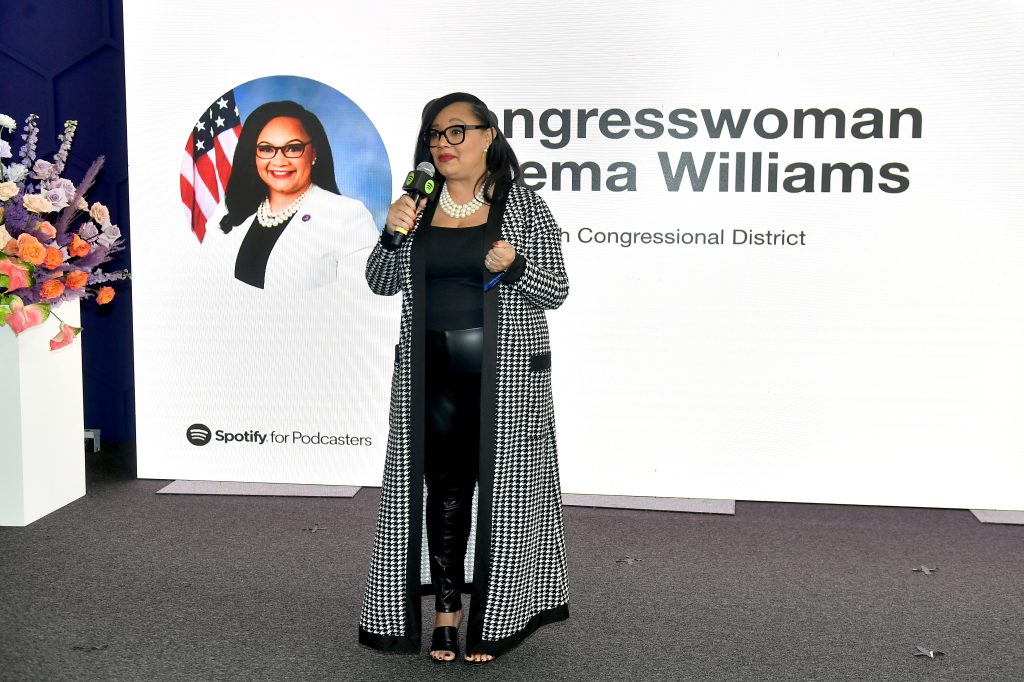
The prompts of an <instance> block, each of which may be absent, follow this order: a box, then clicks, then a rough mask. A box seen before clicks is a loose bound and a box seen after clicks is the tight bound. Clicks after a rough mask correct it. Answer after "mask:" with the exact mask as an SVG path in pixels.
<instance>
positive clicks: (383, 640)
mask: <svg viewBox="0 0 1024 682" xmlns="http://www.w3.org/2000/svg"><path fill="white" fill-rule="evenodd" d="M359 643H360V644H362V645H364V646H368V647H371V648H373V649H377V650H379V651H384V652H387V653H389V654H418V653H419V652H420V643H419V633H418V632H417V637H416V641H413V640H412V638H410V637H392V636H391V635H375V634H374V633H372V632H367V631H366V630H364V629H363V628H361V627H360V628H359Z"/></svg>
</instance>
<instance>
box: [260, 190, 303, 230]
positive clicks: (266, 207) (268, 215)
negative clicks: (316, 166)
mask: <svg viewBox="0 0 1024 682" xmlns="http://www.w3.org/2000/svg"><path fill="white" fill-rule="evenodd" d="M311 189H313V185H310V186H309V187H307V188H306V191H304V192H303V193H302V194H300V195H299V196H297V197H295V200H294V201H292V203H290V204H288V205H287V206H285V207H284V208H283V209H281V210H280V211H278V212H277V213H274V212H273V211H271V210H270V197H269V196H268V197H267V198H266V199H264V200H263V202H262V203H261V204H260V206H259V208H257V209H256V220H258V221H259V223H260V225H262V226H263V227H277V226H278V225H280V224H281V223H283V222H284V221H286V220H288V219H289V218H291V217H292V216H293V215H295V213H296V211H298V210H299V208H300V207H301V206H302V202H303V201H304V200H305V199H306V195H307V194H309V190H311Z"/></svg>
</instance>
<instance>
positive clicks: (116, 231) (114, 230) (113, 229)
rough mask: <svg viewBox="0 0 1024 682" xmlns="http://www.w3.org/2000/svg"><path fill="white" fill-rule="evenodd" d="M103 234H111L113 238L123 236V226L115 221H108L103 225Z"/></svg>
mask: <svg viewBox="0 0 1024 682" xmlns="http://www.w3.org/2000/svg"><path fill="white" fill-rule="evenodd" d="M103 234H106V235H109V236H110V237H112V238H113V239H120V238H121V228H119V227H118V226H117V225H114V224H113V223H107V224H106V225H104V226H103Z"/></svg>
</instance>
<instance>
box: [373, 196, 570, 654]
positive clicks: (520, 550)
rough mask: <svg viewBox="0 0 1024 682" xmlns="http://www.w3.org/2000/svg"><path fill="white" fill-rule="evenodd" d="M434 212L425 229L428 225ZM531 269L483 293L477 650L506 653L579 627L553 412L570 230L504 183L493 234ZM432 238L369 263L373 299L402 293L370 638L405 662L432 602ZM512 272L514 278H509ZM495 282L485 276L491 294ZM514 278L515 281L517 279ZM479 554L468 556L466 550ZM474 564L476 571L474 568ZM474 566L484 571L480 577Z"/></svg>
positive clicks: (472, 578)
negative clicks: (537, 635) (555, 630)
mask: <svg viewBox="0 0 1024 682" xmlns="http://www.w3.org/2000/svg"><path fill="white" fill-rule="evenodd" d="M433 210H434V206H433V205H430V206H428V207H427V208H426V209H425V210H424V212H423V213H422V214H421V216H420V217H419V219H418V221H417V226H418V225H419V224H420V223H422V224H424V225H429V224H430V221H431V218H432V216H433ZM485 231H486V239H487V243H490V242H493V241H495V240H497V239H504V240H505V241H507V242H509V243H510V244H512V245H513V246H514V247H515V249H516V253H517V254H520V255H522V256H523V257H524V259H525V267H523V268H522V270H521V271H520V272H521V275H520V276H519V277H518V278H514V277H507V278H506V280H503V281H502V283H501V284H500V285H498V286H495V287H493V288H492V289H491V290H490V291H488V292H487V293H485V294H484V295H483V296H484V334H485V340H484V361H483V373H482V375H481V415H480V469H479V471H480V473H479V480H478V487H477V506H476V510H475V523H474V528H475V534H474V535H473V537H471V538H470V547H471V548H472V547H474V546H475V550H474V551H473V554H472V558H470V556H467V561H466V563H467V571H466V580H467V583H471V585H467V591H469V592H470V594H471V595H472V599H471V603H470V610H469V618H468V621H467V637H466V645H467V646H466V651H467V653H489V654H492V655H495V656H496V655H498V654H501V653H502V652H504V651H507V650H508V649H510V648H512V647H514V646H515V645H517V644H518V643H520V642H521V641H522V640H523V639H525V638H526V637H527V636H528V635H530V634H531V633H532V632H533V631H534V630H536V629H537V628H539V627H541V626H542V625H546V624H548V623H553V622H556V621H559V620H562V619H564V618H567V617H568V616H569V608H568V580H567V571H566V562H565V540H564V535H563V531H562V496H561V486H560V484H559V476H558V459H557V450H556V447H555V421H554V411H553V409H552V401H551V347H550V344H549V340H548V328H547V321H546V319H545V315H544V311H545V310H546V309H553V308H557V307H558V306H560V305H561V304H562V302H563V301H564V300H565V297H566V295H567V294H568V293H569V281H568V278H567V277H566V274H565V266H564V263H563V261H562V251H561V232H560V230H559V229H558V226H557V224H556V223H555V220H554V218H553V217H552V215H551V212H550V210H549V209H548V207H547V205H546V204H545V203H544V201H543V200H542V199H541V198H540V197H539V196H537V194H535V193H534V192H532V191H531V190H529V189H526V188H525V187H522V186H519V185H510V184H505V185H499V186H498V187H496V188H495V191H494V195H493V197H492V199H491V209H490V214H489V217H488V221H487V225H486V227H485ZM429 234H430V230H414V231H413V232H412V233H411V234H410V235H409V237H408V238H407V239H406V240H405V242H404V243H403V244H402V246H400V247H399V248H398V249H397V250H391V251H389V250H388V249H387V248H385V247H384V246H383V245H382V244H378V245H377V246H376V247H375V248H374V250H373V252H372V253H371V254H370V257H369V260H368V261H367V264H366V281H367V282H368V283H369V285H370V288H371V289H372V290H373V291H374V293H377V294H380V295H382V296H391V295H394V294H396V293H398V292H399V291H401V292H402V293H403V300H402V322H401V338H400V342H399V344H398V346H397V348H396V352H395V369H394V374H393V377H392V381H391V414H390V431H389V435H388V445H387V455H386V458H385V463H384V478H383V483H382V491H381V502H380V511H379V513H378V517H377V530H376V535H375V538H374V543H373V558H372V559H371V561H370V570H369V576H368V578H367V582H366V593H365V596H364V599H363V608H362V613H361V615H360V619H359V641H360V642H361V643H363V644H366V645H368V646H371V647H374V648H376V649H382V650H386V651H396V652H418V651H419V650H420V618H421V613H420V602H421V595H423V594H429V593H431V590H432V588H431V586H430V584H429V572H427V571H426V570H425V569H424V568H423V567H424V566H425V565H426V561H425V553H426V542H425V541H424V539H423V538H422V535H423V532H422V529H423V527H424V525H423V510H424V504H423V501H424V487H423V438H424V436H423V425H424V405H423V395H424V393H423V384H424V377H423V375H424V372H423V354H424V350H423V348H424V343H423V336H424V316H425V313H424V306H423V304H422V300H421V296H422V292H423V291H424V288H425V269H424V258H423V257H422V254H424V253H425V249H426V246H425V245H426V242H427V241H428V240H429ZM510 274H511V273H510ZM489 277H490V274H489V273H485V276H484V277H483V279H482V282H481V283H483V282H484V281H486V280H487V279H488V278H489ZM513 279H514V281H512V280H513ZM467 554H468V552H467ZM470 561H472V563H470ZM470 569H471V570H470Z"/></svg>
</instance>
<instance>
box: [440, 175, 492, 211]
mask: <svg viewBox="0 0 1024 682" xmlns="http://www.w3.org/2000/svg"><path fill="white" fill-rule="evenodd" d="M440 204H441V210H442V211H444V212H445V214H446V215H447V216H448V217H450V218H456V219H457V218H465V217H467V216H471V215H473V214H474V213H476V212H477V211H478V210H480V207H481V206H483V205H484V188H483V187H481V188H480V191H479V192H477V193H476V196H475V197H473V198H472V199H470V200H469V201H468V202H467V203H465V204H456V203H455V202H454V201H453V200H452V195H451V194H448V183H447V182H446V183H445V184H444V185H443V186H442V187H441V201H440Z"/></svg>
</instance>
